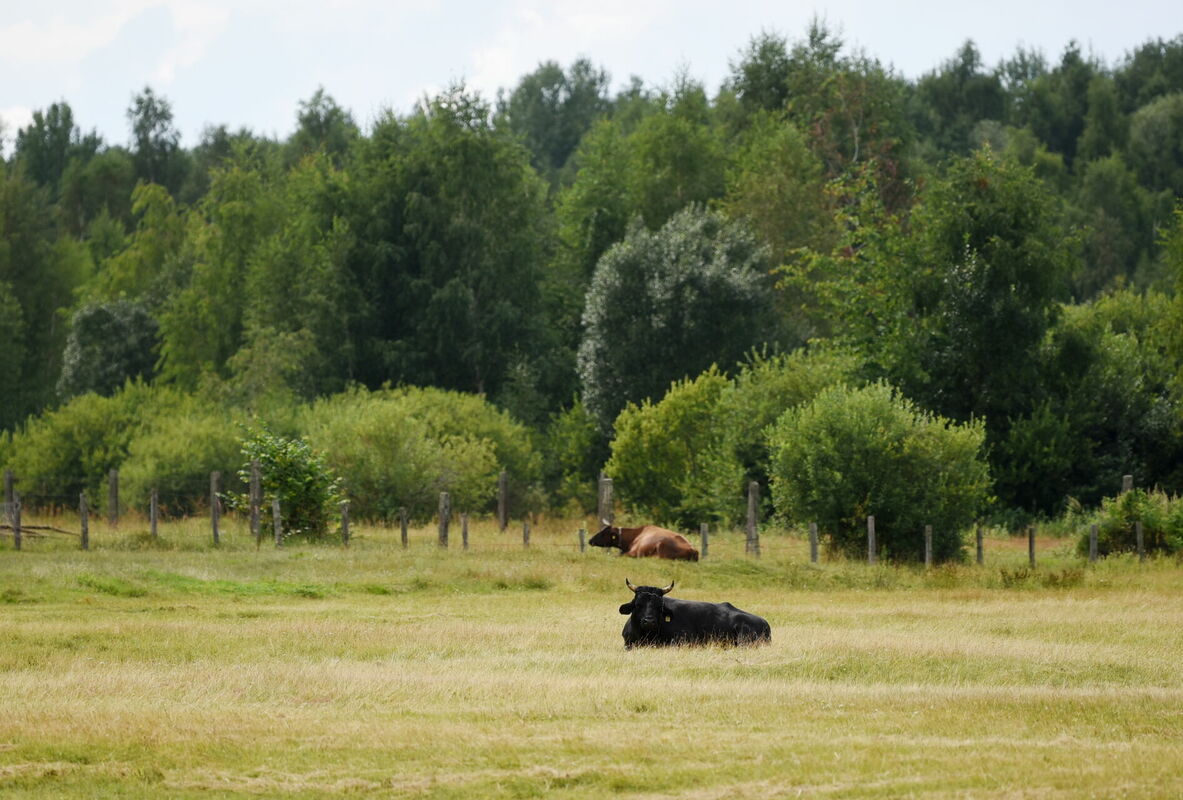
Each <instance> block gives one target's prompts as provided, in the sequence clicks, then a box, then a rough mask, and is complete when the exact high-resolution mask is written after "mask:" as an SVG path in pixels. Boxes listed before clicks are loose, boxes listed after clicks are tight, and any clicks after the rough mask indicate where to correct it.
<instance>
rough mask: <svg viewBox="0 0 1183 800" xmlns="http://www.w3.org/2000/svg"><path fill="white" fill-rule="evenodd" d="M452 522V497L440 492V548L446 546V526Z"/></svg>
mask: <svg viewBox="0 0 1183 800" xmlns="http://www.w3.org/2000/svg"><path fill="white" fill-rule="evenodd" d="M451 522H452V495H450V494H448V493H447V492H440V542H439V544H440V547H447V546H448V525H449V524H450V523H451Z"/></svg>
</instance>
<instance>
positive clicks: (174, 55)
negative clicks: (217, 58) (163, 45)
mask: <svg viewBox="0 0 1183 800" xmlns="http://www.w3.org/2000/svg"><path fill="white" fill-rule="evenodd" d="M168 8H169V10H170V12H171V13H172V20H173V30H174V31H176V32H177V34H179V36H180V41H179V42H177V43H176V44H175V45H174V46H172V47H170V48H169V49H168V51H167V52H166V53H165V54H164V57H163V58H162V59H161V61H160V63H159V64H158V65H157V67H156V78H157V80H158V81H159V82H160V83H162V84H164V85H165V86H167V85H168V84H170V83H172V82H173V79H174V78H175V77H176V74H177V70H178V69H183V68H185V67H191V66H193V65H194V64H197V63H198V62H200V61H201V59H202V58H203V57H204V56H205V53H206V50H207V49H208V48H209V45H210V43H211V42H212V41H213V40H214V39H216V38H217V37H218V35H219V34H221V33H222V31H223V30H225V28H226V23H227V21H228V20H229V19H230V12H229V11H228V10H227V9H226V8H223V7H220V6H218V5H216V4H212V3H202V2H191V0H173V2H169V3H168Z"/></svg>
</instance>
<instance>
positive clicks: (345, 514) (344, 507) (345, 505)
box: [341, 500, 349, 547]
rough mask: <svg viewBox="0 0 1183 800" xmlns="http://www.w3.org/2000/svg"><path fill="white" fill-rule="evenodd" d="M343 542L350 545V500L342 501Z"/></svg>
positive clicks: (347, 545)
mask: <svg viewBox="0 0 1183 800" xmlns="http://www.w3.org/2000/svg"><path fill="white" fill-rule="evenodd" d="M341 544H343V545H344V546H346V547H349V501H348V500H342V501H341Z"/></svg>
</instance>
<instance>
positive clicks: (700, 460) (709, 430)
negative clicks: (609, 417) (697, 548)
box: [605, 367, 732, 527]
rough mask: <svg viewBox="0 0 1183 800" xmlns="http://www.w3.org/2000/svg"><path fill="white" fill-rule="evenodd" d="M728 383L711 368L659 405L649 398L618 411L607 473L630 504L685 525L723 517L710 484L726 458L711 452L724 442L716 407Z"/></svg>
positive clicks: (680, 385)
mask: <svg viewBox="0 0 1183 800" xmlns="http://www.w3.org/2000/svg"><path fill="white" fill-rule="evenodd" d="M730 385H731V384H730V381H728V380H727V377H726V376H725V375H723V374H721V373H720V372H719V371H718V369H716V368H714V367H712V368H711V369H709V370H707V371H706V372H704V373H703V374H702V375H699V376H698V377H697V378H695V379H694V380H686V381H678V382H676V383H674V384H673V386H671V387H670V390H669V391H668V392H666V395H665V397H663V398H662V399H661V402H659V403H657V404H656V405H655V404H652V403H650V402H649V401H648V400H646V401H645V402H643V403H642V404H641V405H640V406H637V405H632V404H630V405H629V406H627V407H626V408H625V409H624V411H622V412H620V416H619V417H617V418H616V425H615V427H616V439H615V440H614V441H613V442H612V457H611V458H610V459H609V460H608V464H607V466H606V467H605V471H606V472H607V473H608V474H609V475H611V476H612V478H613V480H614V481H615V482H616V483H615V489H616V492H617V494H618V495H619V497H620V500H621V502H623V503H624V505H625V506H626V507H628V508H629V509H631V510H633V511H636V512H639V513H641V514H644V515H646V516H648V517H650V518H652V519H654V520H655V521H657V522H663V523H667V524H678V525H681V526H683V527H692V526H694V525H697V524H698V523H699V522H705V521H708V520H710V521H717V520H718V519H719V510H718V509H716V508H715V507H714V505H713V503H712V501H711V496H712V495H713V494H714V493H713V492H711V491H710V482H711V480H712V479H713V478H715V477H717V476H718V473H719V468H718V466H719V464H721V463H722V462H723V461H724V459H723V458H722V457H721V454H718V453H714V452H713V451H715V450H717V449H718V448H719V447H720V446H721V445H722V442H723V430H722V428H721V426H720V423H721V422H722V417H721V416H720V415H719V413H718V407H719V402H720V398H721V397H722V396H723V394H724V392H726V391H727V389H728V388H729V387H730ZM727 477H732V476H727ZM728 482H730V481H728Z"/></svg>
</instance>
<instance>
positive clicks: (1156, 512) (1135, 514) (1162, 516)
mask: <svg viewBox="0 0 1183 800" xmlns="http://www.w3.org/2000/svg"><path fill="white" fill-rule="evenodd" d="M1138 522H1141V523H1142V543H1143V547H1144V548H1145V550H1146V552H1147V553H1156V552H1161V553H1177V552H1179V551H1180V550H1183V500H1180V499H1179V498H1178V497H1176V496H1173V495H1168V494H1166V493H1165V492H1162V491H1158V490H1154V491H1149V492H1148V491H1146V490H1144V489H1132V490H1130V491H1128V492H1122V493H1121V494H1119V495H1116V496H1111V497H1106V498H1104V499H1103V500H1102V501H1101V509H1100V511H1098V512H1097V515H1096V525H1097V555H1099V556H1107V555H1113V554H1116V553H1131V552H1136V551H1137V548H1138V543H1137V538H1138V537H1137V527H1136V526H1137V523H1138ZM1089 536H1090V533H1089V531H1088V530H1087V529H1086V530H1085V531H1084V532H1083V533H1081V534H1080V537H1079V539H1078V540H1077V542H1076V550H1077V552H1078V553H1080V554H1081V555H1088V552H1089Z"/></svg>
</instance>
